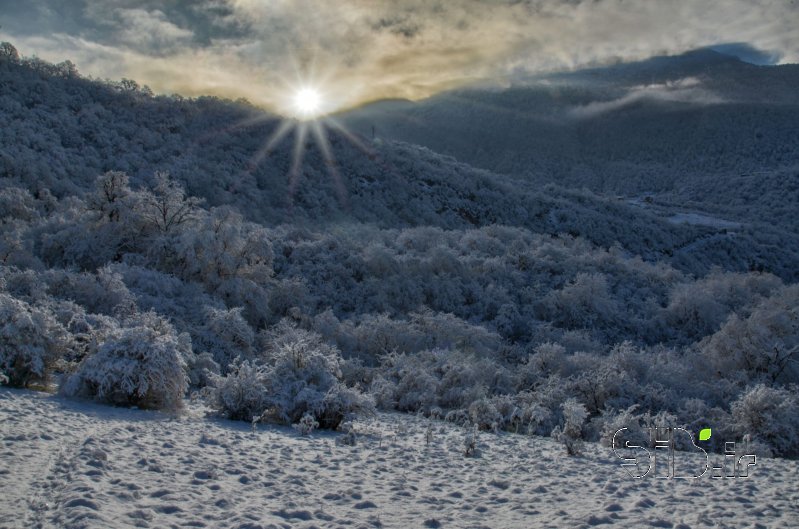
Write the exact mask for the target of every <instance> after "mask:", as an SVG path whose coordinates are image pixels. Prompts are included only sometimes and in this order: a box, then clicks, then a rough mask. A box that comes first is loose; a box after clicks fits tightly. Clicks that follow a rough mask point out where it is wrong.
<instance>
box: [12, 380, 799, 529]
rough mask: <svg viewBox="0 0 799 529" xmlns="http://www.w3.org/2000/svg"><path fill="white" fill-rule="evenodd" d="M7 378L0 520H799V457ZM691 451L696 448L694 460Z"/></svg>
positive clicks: (465, 523) (71, 527) (251, 528)
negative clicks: (636, 474)
mask: <svg viewBox="0 0 799 529" xmlns="http://www.w3.org/2000/svg"><path fill="white" fill-rule="evenodd" d="M202 412H203V409H202V408H201V407H198V406H196V405H191V406H190V407H189V409H188V411H187V412H186V413H185V414H184V415H181V416H178V417H171V416H168V415H163V414H161V413H157V412H148V411H137V410H124V409H114V408H108V407H105V406H99V405H94V404H87V403H81V402H75V401H65V400H62V399H59V398H57V397H53V396H49V395H46V394H40V393H32V392H28V391H19V390H8V389H0V443H2V444H0V446H1V447H2V448H0V449H1V450H2V458H0V490H2V494H0V527H2V528H3V529H16V528H20V529H22V528H24V529H29V528H42V529H48V528H61V529H78V528H98V529H99V528H107V527H115V528H126V527H131V528H132V527H151V528H160V527H208V528H211V527H213V528H220V529H221V528H236V529H256V528H264V529H266V528H282V529H288V528H310V527H330V528H334V527H384V528H397V529H406V528H410V527H422V528H425V527H427V528H435V527H441V528H447V527H457V528H478V527H479V528H489V527H491V528H509V527H519V528H521V527H524V528H544V527H573V528H587V527H594V526H604V525H610V526H613V527H629V528H635V529H640V528H643V527H661V528H674V529H685V528H689V527H690V528H702V527H708V528H712V527H715V528H733V527H735V528H754V527H786V528H787V527H796V526H797V525H798V524H799V490H798V489H797V487H796V479H797V476H798V475H799V463H798V462H796V461H785V460H780V459H769V458H761V459H759V460H758V462H757V464H756V466H754V467H751V469H750V475H749V477H748V478H745V479H744V478H737V479H713V478H711V477H710V474H709V473H708V474H707V475H706V476H705V477H703V478H700V479H698V480H694V479H660V478H656V477H652V476H650V477H645V478H643V479H640V480H636V479H633V478H631V477H630V476H629V475H627V474H626V473H625V471H624V470H623V469H622V467H621V466H620V460H619V459H617V458H616V457H615V456H614V455H613V453H612V451H611V449H610V448H608V447H603V446H600V445H595V444H589V445H587V446H586V447H585V449H584V455H583V456H582V457H568V456H566V455H565V454H564V453H563V450H562V447H561V446H560V445H558V444H557V443H555V442H554V441H551V440H548V439H543V438H538V437H527V436H523V435H513V434H500V435H497V434H493V433H481V434H480V435H479V436H478V440H477V448H478V453H477V454H476V457H465V455H464V438H465V437H466V430H464V429H462V428H458V427H455V426H453V425H451V424H447V423H443V422H440V421H431V420H428V419H420V418H415V417H413V416H407V415H396V414H390V415H389V414H380V415H378V416H377V417H376V418H373V419H364V420H361V421H358V422H357V423H356V424H355V425H354V431H355V432H356V434H355V444H354V445H348V444H345V443H343V442H342V440H344V439H345V438H346V436H345V435H344V434H330V433H322V434H319V433H313V434H311V435H310V436H307V437H305V436H300V435H298V434H297V433H296V432H294V431H292V430H291V429H290V428H280V427H270V426H258V427H257V428H256V429H255V430H254V431H253V430H252V429H251V428H250V426H249V425H248V424H245V423H234V422H228V421H221V420H214V419H207V418H204V417H203V415H202ZM692 462H693V461H692Z"/></svg>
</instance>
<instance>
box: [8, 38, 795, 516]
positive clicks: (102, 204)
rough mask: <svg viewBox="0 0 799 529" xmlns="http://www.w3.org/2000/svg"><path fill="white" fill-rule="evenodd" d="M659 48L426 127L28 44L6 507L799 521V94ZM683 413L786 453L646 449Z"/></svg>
mask: <svg viewBox="0 0 799 529" xmlns="http://www.w3.org/2000/svg"><path fill="white" fill-rule="evenodd" d="M706 58H707V56H706V55H702V54H700V56H698V57H693V58H688V59H685V58H683V62H682V63H680V64H681V68H683V69H685V71H688V70H690V69H691V68H694V67H695V66H696V64H695V63H697V61H698V63H701V62H702V60H704V59H706ZM666 63H668V64H671V62H670V61H666ZM660 64H661V62H660V61H658V60H654V63H652V64H650V65H648V66H646V67H642V66H641V65H638V66H635V65H632V66H630V67H629V68H630V69H627V68H626V67H624V66H621V67H619V70H618V71H616V72H615V74H614V73H613V72H612V71H611V72H610V73H609V74H608V75H609V76H610V79H611V80H610V81H608V80H607V79H604V80H602V82H599V81H597V82H596V83H593V84H592V83H590V82H588V83H586V81H585V79H586V78H583V77H580V76H579V75H577V74H575V75H574V76H571V77H570V76H566V77H568V79H570V80H568V83H571V84H569V85H568V86H566V85H564V87H562V88H559V87H553V86H552V85H548V86H546V87H544V88H541V87H540V86H539V87H538V88H536V89H528V88H523V89H510V90H507V91H498V92H484V91H469V92H468V93H447V94H443V95H441V96H440V97H439V99H437V100H430V101H428V102H423V103H420V104H418V105H416V104H410V103H406V102H392V103H391V104H390V105H383V107H382V108H383V109H384V110H385V109H386V108H388V107H391V108H390V109H389V110H391V112H396V111H398V110H400V109H402V112H406V111H407V114H406V115H405V117H406V118H408V117H410V118H413V120H414V121H413V122H412V123H411V124H410V125H408V128H403V129H402V130H406V131H411V132H412V133H413V134H411V135H410V136H409V138H406V140H408V139H409V140H410V141H404V142H403V141H396V140H391V139H386V138H385V137H382V135H383V130H382V125H381V126H380V127H378V131H377V133H376V134H375V137H372V136H371V135H370V131H368V130H366V131H364V134H357V133H353V132H352V131H351V130H348V129H347V128H346V127H345V126H342V124H341V122H340V121H339V120H337V118H331V117H326V118H323V119H320V120H318V121H314V122H307V123H305V122H304V123H299V122H297V121H294V120H281V119H278V118H277V117H275V116H273V115H270V114H267V113H265V112H264V111H262V110H261V109H258V108H255V107H253V106H252V105H250V104H248V103H247V102H245V101H237V102H232V101H226V100H220V99H217V98H211V97H200V98H197V99H186V98H183V97H180V96H165V95H158V96H156V95H153V94H152V93H151V91H150V90H149V89H147V88H146V87H141V86H139V85H138V84H137V83H136V82H135V81H132V80H122V81H119V82H112V81H98V80H93V79H87V78H85V77H82V76H81V75H80V74H79V73H78V72H77V71H76V69H75V67H74V65H72V64H71V63H69V62H66V63H62V64H57V65H53V64H48V63H46V62H44V61H41V60H38V59H36V58H25V57H20V56H19V55H18V53H17V52H16V50H15V49H14V48H13V46H11V45H9V44H7V43H2V44H0V121H1V122H2V124H3V126H2V127H0V385H3V386H12V387H16V388H21V389H7V388H3V389H1V390H0V437H1V438H2V439H0V440H1V441H2V443H3V453H2V457H1V458H0V488H1V489H2V493H1V494H0V527H26V528H27V527H43V528H46V527H69V528H79V527H109V526H122V527H125V526H136V527H153V528H156V527H209V528H210V527H234V528H241V529H244V528H248V527H249V528H251V529H253V528H256V527H281V528H284V529H285V528H289V527H302V528H306V529H310V528H311V527H339V526H341V527H347V526H350V527H351V526H355V527H362V526H365V527H370V526H372V527H402V528H405V527H419V526H422V527H498V528H504V527H590V526H595V525H603V524H612V525H617V526H623V527H641V526H647V525H649V526H654V527H671V528H673V529H676V528H682V529H685V528H686V527H689V528H694V527H738V526H742V527H751V528H759V527H762V526H767V527H768V526H775V527H783V526H784V527H790V526H793V525H796V523H797V512H796V505H797V503H798V502H799V497H797V494H796V489H795V486H794V485H795V482H796V471H797V464H796V461H793V460H792V459H791V458H796V457H798V456H799V284H796V281H797V280H799V265H798V263H799V228H797V227H798V226H799V224H797V220H796V216H795V212H796V210H797V207H799V195H797V193H799V184H797V181H796V177H797V173H796V167H797V166H799V164H797V163H796V156H795V155H796V145H797V143H796V142H795V141H794V140H795V139H797V138H796V134H797V132H796V130H795V120H794V118H795V117H796V113H797V107H796V105H795V104H794V103H793V102H792V101H791V100H789V99H790V98H788V99H786V100H784V101H780V102H778V103H773V102H764V101H760V100H749V101H747V102H745V103H741V102H738V103H734V104H733V103H729V102H719V101H716V100H713V101H710V100H705V101H704V102H703V103H702V104H701V105H700V104H697V102H696V101H694V100H693V99H692V98H696V97H700V98H701V97H709V96H708V93H707V91H706V88H705V87H704V85H701V83H703V82H704V81H701V80H700V81H699V84H697V82H696V81H695V80H691V79H688V80H685V79H683V80H681V81H679V82H677V81H675V82H673V83H671V84H669V83H667V82H665V81H664V83H665V84H664V83H661V84H662V85H663V86H661V84H658V85H657V86H653V87H648V88H644V89H641V90H643V93H638V92H640V91H641V90H638V89H636V90H638V92H635V93H627V92H626V90H628V89H627V88H624V87H621V88H620V87H619V85H618V84H616V85H614V84H613V83H614V81H612V80H613V79H614V78H616V77H614V75H616V76H617V77H619V76H620V78H622V79H628V78H629V76H630V75H632V74H636V72H639V73H640V71H646V70H647V68H650V67H660V66H658V65H660ZM735 64H736V61H731V60H729V59H724V60H723V61H721V63H720V66H719V68H720V70H719V71H722V72H726V74H728V75H732V74H731V73H730V72H733V73H734V72H735V71H737V70H736V66H735ZM653 65H654V66H653ZM750 67H751V68H756V67H754V66H753V65H748V66H746V71H747V72H749V73H751V74H752V75H755V74H756V73H757V72H758V71H757V70H752V69H751V68H750ZM641 68H643V70H641ZM655 69H656V68H655ZM784 71H785V70H779V72H784ZM789 71H793V70H790V69H789ZM631 72H632V73H631ZM775 72H776V71H775V70H768V71H767V74H766V76H767V77H768V76H771V77H770V78H773V80H774V83H773V86H774V87H777V88H775V90H778V89H779V87H781V86H783V85H782V84H780V83H781V82H783V81H785V82H790V76H787V77H786V79H787V81H786V79H782V78H781V77H780V76H781V75H782V74H781V73H779V75H778V74H777V73H775ZM606 73H607V72H606ZM585 75H587V76H588V77H587V78H588V79H590V78H591V75H593V74H591V73H590V72H589V73H588V74H585ZM636 75H637V74H636ZM775 76H776V77H775ZM780 79H782V80H780ZM564 82H566V81H564ZM568 83H567V84H568ZM581 83H582V84H581ZM597 90H599V91H600V92H601V94H599V96H601V97H599V99H598V95H597ZM614 90H616V92H613V91H614ZM611 92H613V93H611ZM727 95H729V94H727ZM714 97H715V96H714ZM725 97H726V96H725ZM448 98H449V99H448ZM531 100H534V101H535V104H534V105H532V107H528V104H527V103H528V102H530V101H531ZM553 100H558V101H559V103H558V104H556V105H550V103H551V102H552V101H553ZM441 101H449V102H447V103H446V104H443V105H439V103H440V102H441ZM450 103H451V104H450ZM533 107H534V108H533ZM528 108H532V110H531V111H530V112H527V109H528ZM419 109H422V110H421V111H420V110H419ZM536 109H537V110H536ZM575 109H576V110H575ZM371 110H374V108H372V109H371ZM428 110H429V112H430V114H426V113H427V112H428ZM369 111H370V109H368V108H367V109H365V110H364V112H367V113H368V112H369ZM381 112H382V111H381ZM439 112H443V114H440V115H439V114H437V113H439ZM450 114H452V115H450ZM414 115H415V116H416V117H414ZM431 116H433V117H435V116H438V117H440V118H441V119H440V120H439V119H438V118H436V123H435V125H436V126H435V127H429V128H428V127H427V125H425V123H426V122H425V120H426V119H428V118H430V117H431ZM486 116H489V117H490V120H489V121H486V122H484V121H483V118H484V117H486ZM350 117H352V116H350ZM417 117H418V118H419V119H418V120H417V119H416V118H417ZM771 118H774V119H771ZM348 119H349V118H348ZM387 119H388V118H387ZM391 119H393V118H391ZM553 120H554V121H553ZM558 120H566V121H565V123H568V124H569V125H568V126H565V127H564V126H560V125H557V123H559V121H558ZM697 122H701V123H704V124H705V125H706V127H705V129H697V128H696V127H695V125H696V124H697ZM766 122H768V126H766V125H764V123H766ZM363 123H368V122H363ZM363 123H362V124H363ZM553 123H555V124H556V125H553ZM406 125H407V124H403V127H405V126H406ZM461 125H463V126H464V127H465V128H459V127H460V126H461ZM467 125H468V126H467ZM538 125H540V126H541V127H540V130H539V129H536V128H535V127H537V126H538ZM705 125H703V126H705ZM447 127H451V128H447ZM470 127H471V128H470ZM531 127H533V128H534V129H535V130H536V131H537V132H536V134H533V135H531V134H530V131H531ZM547 127H549V128H547ZM751 127H755V129H756V130H755V135H754V136H752V135H751V132H752V130H750V129H751ZM686 129H690V130H691V131H692V134H693V135H691V134H686ZM398 130H399V129H398ZM419 131H422V132H423V134H422V133H421V132H419ZM703 131H704V132H708V131H709V132H708V134H709V136H708V137H707V138H705V139H704V140H703V138H702V134H703ZM417 133H419V134H420V135H416V134H417ZM758 134H760V137H758ZM752 137H754V138H756V139H757V140H758V142H760V140H762V142H761V143H757V145H754V146H753V145H750V144H749V143H747V142H749V141H750V139H751V138H752ZM429 138H435V139H436V141H441V142H442V143H439V144H437V145H444V144H447V145H454V146H457V149H456V150H455V151H454V152H456V153H459V154H458V155H459V158H453V157H451V156H447V155H445V154H442V153H440V152H436V151H435V150H431V149H430V148H429V147H430V145H428V146H427V147H426V146H421V145H416V144H414V143H413V142H419V143H422V144H425V143H427V139H429ZM699 140H702V141H699ZM705 140H707V141H705ZM742 145H743V147H744V148H743V149H742V150H741V149H739V147H740V146H742ZM685 146H688V147H690V149H689V150H688V152H683V151H682V148H683V147H685ZM763 146H765V148H761V147H763ZM458 149H460V150H458ZM442 150H445V151H446V150H447V149H442ZM731 152H734V156H731V157H729V158H728V156H727V155H728V154H730V153H731ZM542 153H546V155H547V156H543V155H542ZM461 155H463V156H462V158H461V157H460V156H461ZM472 155H473V156H474V158H473V159H470V156H472ZM492 157H495V158H496V160H500V161H503V162H504V161H509V160H510V161H511V162H512V164H513V165H514V166H516V165H518V166H519V167H524V168H525V170H524V171H521V172H516V173H514V171H507V173H508V174H505V173H503V172H502V171H504V169H502V168H500V167H499V166H497V167H494V168H493V169H496V170H497V171H499V172H492V171H490V170H486V169H485V168H483V169H478V168H476V167H474V166H472V165H469V164H468V163H465V162H464V160H467V161H472V162H473V163H476V162H475V161H474V160H477V161H478V162H479V161H481V160H482V161H485V160H488V159H494V158H492ZM538 161H540V162H541V163H540V164H538ZM527 169H529V171H528V170H527ZM731 169H735V171H736V173H735V174H737V175H738V176H731V177H727V176H728V174H727V173H728V170H731ZM564 171H565V172H564ZM700 173H701V175H703V176H702V178H699V179H695V180H694V179H692V178H693V177H694V176H696V175H699V174H700ZM764 174H765V176H763V177H762V178H760V176H754V177H753V176H752V175H764ZM536 175H539V176H540V175H545V177H542V178H538V176H536ZM545 181H546V182H547V183H545ZM551 181H556V182H558V183H552V182H551ZM595 184H596V185H595ZM760 184H762V185H764V186H765V189H762V190H761V189H760V188H759V187H758V186H759V185H760ZM570 185H573V186H574V187H569V186H570ZM586 187H587V188H586ZM608 191H612V194H609V195H608V194H606V193H607V192H608ZM714 196H715V197H716V198H715V199H714V198H713V197H714ZM753 197H754V198H753ZM29 389H38V390H46V391H49V392H50V393H52V395H50V394H45V393H39V394H37V393H31V392H29V391H28V390H29ZM56 395H57V396H56ZM112 406H118V408H114V407H112ZM126 407H127V408H136V409H133V410H131V409H125V408H126ZM145 409H147V410H157V411H143V410H145ZM164 414H170V415H164ZM253 423H254V424H255V427H256V431H254V432H253V431H251V430H252V426H251V425H252V424H253ZM353 425H354V426H353ZM657 427H660V428H682V429H684V430H686V431H689V432H693V433H694V434H696V433H697V432H699V431H700V430H704V429H706V428H709V427H710V428H712V431H713V435H712V437H711V438H709V439H705V440H703V441H702V442H703V443H705V444H704V445H702V446H703V447H704V449H707V450H708V452H710V453H712V454H718V453H719V452H723V451H724V450H725V448H726V445H725V441H732V440H735V441H740V442H745V443H746V446H747V447H749V448H750V449H751V451H752V452H754V453H755V454H756V455H757V456H758V457H760V458H761V459H760V460H759V461H760V462H759V464H758V466H757V468H756V473H755V475H754V476H753V477H752V478H751V479H749V480H713V479H710V478H707V479H702V480H699V481H680V482H676V481H668V480H658V479H652V480H644V481H636V480H632V479H630V478H629V477H628V476H627V475H626V474H624V472H623V471H622V470H621V469H620V467H619V461H618V460H617V458H615V457H614V456H613V454H612V453H611V452H610V451H609V449H608V447H607V445H608V444H609V442H610V439H611V438H612V436H613V433H614V432H615V431H617V430H619V429H620V428H630V429H631V430H634V429H646V428H657ZM353 428H354V429H353ZM320 430H322V431H324V432H323V433H320ZM309 431H310V432H311V435H310V436H300V435H299V433H300V432H306V433H307V432H309ZM470 436H471V439H473V440H474V439H476V441H475V443H474V444H473V446H472V447H473V448H476V449H477V450H478V453H477V454H476V455H477V457H465V455H464V451H465V450H466V449H467V447H468V446H469V445H468V443H466V442H467V441H468V439H469V438H470ZM475 436H476V437H475ZM353 438H355V439H354V440H355V443H356V444H354V445H352V441H353ZM642 442H646V443H651V444H654V441H653V440H652V439H647V440H644V441H642ZM348 443H349V444H348ZM692 446H694V445H691V444H685V443H682V444H680V445H679V446H677V448H679V449H681V450H682V449H690V448H691V447H692ZM581 447H582V448H581ZM581 452H582V454H583V455H582V456H579V454H580V453H581ZM567 453H568V454H571V455H572V456H577V457H569V456H567V455H566V454H567ZM681 453H684V452H681ZM686 457H693V456H690V455H688V454H686ZM772 457H778V458H779V457H782V458H787V459H786V460H782V459H771V458H772ZM792 486H793V488H792Z"/></svg>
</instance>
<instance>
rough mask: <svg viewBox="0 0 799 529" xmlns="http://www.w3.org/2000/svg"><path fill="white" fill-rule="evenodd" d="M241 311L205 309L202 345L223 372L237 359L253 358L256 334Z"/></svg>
mask: <svg viewBox="0 0 799 529" xmlns="http://www.w3.org/2000/svg"><path fill="white" fill-rule="evenodd" d="M241 311H242V309H241V308H235V309H216V308H213V307H207V308H206V309H205V325H204V328H203V329H202V331H201V335H202V342H201V343H202V345H203V346H204V348H206V349H207V350H208V352H209V353H211V355H212V356H213V358H214V360H215V361H216V362H217V363H218V364H219V365H220V367H221V368H222V371H223V372H224V371H226V370H227V367H228V366H229V365H230V364H231V363H232V362H233V361H234V360H235V359H237V358H242V359H247V358H251V356H252V345H253V341H254V340H255V333H254V332H253V330H252V327H250V326H249V324H248V323H247V321H246V320H245V319H244V317H243V316H242V315H241Z"/></svg>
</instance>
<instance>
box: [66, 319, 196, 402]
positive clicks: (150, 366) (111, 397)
mask: <svg viewBox="0 0 799 529" xmlns="http://www.w3.org/2000/svg"><path fill="white" fill-rule="evenodd" d="M189 355H191V340H190V338H189V336H188V335H187V334H181V335H178V334H177V333H176V332H175V330H174V328H173V327H172V326H171V325H170V324H169V322H167V321H166V320H164V319H163V318H161V317H159V316H157V315H156V314H155V313H144V314H139V315H136V316H135V317H133V318H131V319H130V320H128V321H126V322H125V326H124V327H121V328H120V329H119V330H118V331H117V332H115V333H113V334H112V335H111V336H109V337H108V338H107V339H106V340H105V342H103V343H102V344H100V345H99V347H98V348H97V351H96V352H94V353H93V354H91V355H89V356H88V357H87V358H86V359H84V360H83V362H81V364H80V365H79V366H78V369H77V371H76V372H75V373H74V374H73V375H72V376H71V377H70V378H69V380H68V381H67V383H66V384H65V385H64V387H63V392H64V393H65V394H67V395H73V396H84V397H93V398H97V399H98V400H101V401H104V402H108V403H110V404H114V405H120V406H138V407H141V408H152V409H163V410H175V409H178V408H180V407H181V405H182V399H183V395H184V393H185V392H186V389H187V387H188V377H187V375H186V357H187V356H189Z"/></svg>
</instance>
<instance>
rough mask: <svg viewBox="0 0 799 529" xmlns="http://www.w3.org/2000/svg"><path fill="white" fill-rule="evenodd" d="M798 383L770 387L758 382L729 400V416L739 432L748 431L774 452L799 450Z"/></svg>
mask: <svg viewBox="0 0 799 529" xmlns="http://www.w3.org/2000/svg"><path fill="white" fill-rule="evenodd" d="M797 395H799V387H797V386H792V387H790V388H787V389H786V388H774V387H769V386H766V385H764V384H758V385H756V386H752V387H750V388H748V389H747V390H746V391H745V392H744V393H743V394H742V395H741V396H740V398H739V399H738V400H736V401H735V402H733V403H732V406H731V411H732V418H733V421H734V423H735V426H736V428H737V429H738V431H739V434H740V435H741V436H744V435H748V436H750V437H751V438H752V439H755V440H758V441H761V442H762V443H763V444H765V445H766V446H768V447H769V448H771V450H772V451H773V453H774V455H778V456H783V457H786V456H787V457H791V456H796V455H797V454H799V396H797Z"/></svg>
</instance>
